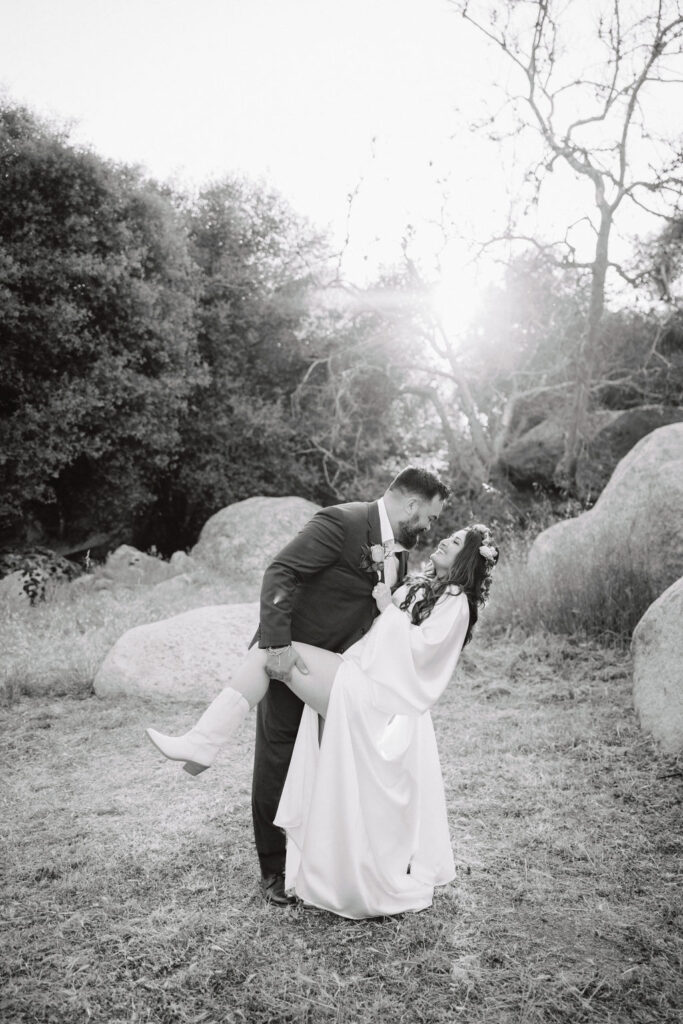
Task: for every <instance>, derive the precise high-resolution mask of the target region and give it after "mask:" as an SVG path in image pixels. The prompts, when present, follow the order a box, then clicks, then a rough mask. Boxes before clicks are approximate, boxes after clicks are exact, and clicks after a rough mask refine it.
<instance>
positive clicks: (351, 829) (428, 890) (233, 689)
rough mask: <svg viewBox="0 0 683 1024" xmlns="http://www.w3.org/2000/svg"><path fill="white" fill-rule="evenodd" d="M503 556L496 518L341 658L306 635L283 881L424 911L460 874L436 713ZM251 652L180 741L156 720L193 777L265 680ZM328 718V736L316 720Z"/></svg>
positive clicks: (326, 900)
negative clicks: (495, 539)
mask: <svg viewBox="0 0 683 1024" xmlns="http://www.w3.org/2000/svg"><path fill="white" fill-rule="evenodd" d="M497 560H498V550H497V548H496V547H495V545H494V544H493V543H492V540H491V535H490V533H489V530H488V528H487V527H485V526H482V525H479V524H477V525H474V526H469V527H467V528H466V529H463V530H458V531H457V532H456V533H454V534H452V535H451V536H449V537H446V538H445V539H444V540H442V541H441V542H440V544H439V545H438V546H437V548H436V550H435V551H433V552H432V554H431V556H430V563H431V564H430V565H429V567H428V568H427V570H426V571H425V573H424V574H423V575H421V576H417V577H412V578H410V579H408V580H407V581H406V582H405V583H403V584H402V585H401V586H400V587H399V588H398V589H397V590H396V591H395V592H394V594H393V595H392V594H391V592H390V590H389V588H388V587H387V586H386V585H385V584H384V583H378V584H377V585H376V586H375V588H374V590H373V596H374V598H375V601H376V602H377V607H378V609H379V612H380V614H379V615H378V617H377V618H376V619H375V622H374V624H373V626H372V628H371V629H370V631H369V632H368V633H367V634H366V635H365V636H364V637H362V639H361V640H359V641H358V642H357V643H355V644H354V645H353V646H352V647H350V648H349V649H348V650H347V651H346V652H345V653H344V654H343V655H337V654H333V653H332V652H330V651H325V650H322V649H320V648H318V647H312V646H310V645H309V644H300V643H296V642H295V644H294V646H295V647H296V648H297V649H298V650H299V652H300V653H301V655H302V657H303V659H304V661H305V663H306V665H307V666H308V669H309V674H308V675H302V674H301V673H300V672H299V671H298V670H296V669H295V670H294V672H293V674H292V680H291V682H290V683H289V684H288V685H289V686H290V687H291V689H292V690H293V691H294V692H295V693H296V694H297V696H298V697H300V698H301V700H303V701H304V702H305V703H306V705H307V706H306V708H305V709H304V714H303V717H302V720H301V725H300V728H299V732H298V735H297V740H296V745H295V748H294V753H293V756H292V761H291V764H290V768H289V772H288V775H287V780H286V783H285V788H284V791H283V793H282V798H281V800H280V806H279V809H278V814H277V818H276V822H275V823H276V824H277V825H279V826H280V827H281V828H283V829H284V830H285V831H286V833H287V866H286V879H285V885H286V888H287V889H288V890H289V891H291V892H293V893H295V894H296V895H297V896H298V897H299V898H301V899H302V900H304V902H306V903H308V904H311V905H313V906H316V907H321V908H323V909H325V910H330V911H332V912H333V913H335V914H339V915H341V916H343V917H349V918H365V917H377V916H381V915H387V914H398V913H403V912H405V911H416V910H423V909H424V908H425V907H428V906H430V905H431V903H432V898H433V893H434V887H435V886H436V885H443V884H445V883H446V882H449V881H450V880H451V879H452V878H453V876H454V864H453V854H452V851H451V845H450V838H449V830H448V821H447V817H446V802H445V797H444V791H443V781H442V777H441V768H440V765H439V757H438V752H437V748H436V740H435V737H434V730H433V727H432V722H431V717H430V715H429V708H430V707H431V706H432V705H433V704H434V703H436V701H437V700H438V699H439V697H440V696H441V694H442V693H443V691H444V689H445V688H446V686H447V685H448V683H449V681H450V679H451V677H452V675H453V671H454V669H455V666H456V663H457V661H458V657H459V655H460V651H461V650H462V648H463V646H464V645H465V644H466V643H468V642H469V640H470V638H471V635H472V629H473V627H474V625H475V623H476V621H477V616H478V608H479V605H481V604H483V603H484V601H485V600H486V598H487V596H488V590H489V587H490V583H491V570H492V568H493V566H494V565H495V563H496V562H497ZM265 655H266V652H265V651H263V650H261V649H259V648H258V647H252V648H251V650H250V651H249V653H248V655H247V657H246V659H245V661H244V662H243V664H242V666H241V667H240V669H239V670H238V671H237V673H236V674H235V677H234V678H233V680H232V682H231V685H230V686H229V687H227V688H226V689H225V690H223V691H222V692H221V693H220V694H219V695H218V697H217V698H216V699H215V700H214V701H213V702H212V704H211V705H210V706H209V708H208V709H207V710H206V711H205V712H204V714H203V715H202V717H201V718H200V719H199V721H198V722H197V724H196V725H195V726H194V727H193V728H192V729H191V730H190V731H189V732H188V733H186V734H185V735H184V736H180V737H169V736H164V735H162V734H161V733H158V732H156V731H155V730H153V729H148V730H147V734H148V736H149V737H150V739H151V740H152V742H153V743H154V744H155V745H156V746H157V747H158V748H159V749H160V750H161V752H162V753H163V754H165V756H166V757H169V758H171V759H172V760H180V761H185V762H186V763H185V768H186V770H187V771H189V772H190V773H191V774H197V773H198V772H200V771H203V770H204V769H205V768H207V767H208V766H209V765H210V764H211V763H212V761H213V760H214V758H215V756H216V754H217V752H218V750H219V749H220V748H221V747H222V746H223V745H225V743H226V742H227V741H228V740H229V737H230V735H231V734H232V732H233V731H234V729H235V728H236V727H237V725H238V724H239V723H240V722H241V720H242V718H243V717H244V716H245V715H246V714H247V712H248V711H249V709H250V708H251V707H253V706H254V705H255V704H257V703H258V701H259V700H260V699H261V697H263V695H264V694H265V692H266V689H267V687H268V682H269V680H268V676H267V675H266V673H265V669H264V664H265ZM318 716H321V717H322V718H324V720H325V725H324V731H323V736H322V740H320V739H319V728H318V724H319V719H318Z"/></svg>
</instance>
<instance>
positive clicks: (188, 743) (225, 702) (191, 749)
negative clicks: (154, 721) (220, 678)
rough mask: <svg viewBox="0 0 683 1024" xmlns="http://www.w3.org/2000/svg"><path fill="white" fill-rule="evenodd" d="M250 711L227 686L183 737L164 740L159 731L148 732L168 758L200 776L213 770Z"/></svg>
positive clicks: (240, 697) (164, 737) (165, 738)
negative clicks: (224, 747)
mask: <svg viewBox="0 0 683 1024" xmlns="http://www.w3.org/2000/svg"><path fill="white" fill-rule="evenodd" d="M248 711H249V704H248V702H247V700H246V699H245V698H244V697H243V696H242V694H241V693H238V692H237V690H232V689H231V688H230V687H229V686H226V688H225V689H224V690H221V692H220V693H219V694H218V696H217V697H216V698H215V700H213V701H212V702H211V704H209V706H208V708H207V709H206V711H205V712H204V714H203V715H202V716H201V718H200V719H199V721H198V722H197V724H196V725H194V726H193V727H192V729H190V731H189V732H186V733H185V735H184V736H164V734H163V733H161V732H157V731H156V729H145V732H146V733H147V735H148V736H149V738H150V739H151V741H152V743H153V744H154V746H155V747H158V749H159V750H160V751H161V753H162V754H163V755H164V756H165V757H168V758H169V759H170V760H171V761H185V764H184V765H183V767H184V769H185V771H186V772H189V774H190V775H199V773H200V772H203V771H206V769H207V768H208V767H210V765H211V764H212V763H213V761H214V758H215V757H216V754H217V753H218V751H219V750H220V748H221V747H223V746H225V744H226V743H227V742H228V740H229V739H230V737H231V736H232V734H233V733H234V732H235V730H236V729H237V727H238V726H239V724H240V722H241V721H242V719H243V718H244V717H245V716H246V715H247V713H248Z"/></svg>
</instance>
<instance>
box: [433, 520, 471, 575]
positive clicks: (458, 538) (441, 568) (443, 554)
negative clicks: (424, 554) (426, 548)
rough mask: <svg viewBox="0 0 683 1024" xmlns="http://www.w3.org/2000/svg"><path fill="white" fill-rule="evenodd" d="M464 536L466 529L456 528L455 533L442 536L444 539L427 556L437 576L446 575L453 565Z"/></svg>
mask: <svg viewBox="0 0 683 1024" xmlns="http://www.w3.org/2000/svg"><path fill="white" fill-rule="evenodd" d="M466 536H467V530H457V531H456V533H452V534H451V535H450V537H444V539H443V540H442V541H440V543H439V544H438V546H437V548H436V551H432V553H431V555H430V556H429V557H430V559H431V561H432V565H433V566H434V569H435V571H436V575H437V576H447V575H448V572H449V571H450V569H451V568H452V566H453V562H454V561H455V560H456V558H457V557H458V554H459V553H460V551H461V550H462V546H463V544H464V543H465V537H466Z"/></svg>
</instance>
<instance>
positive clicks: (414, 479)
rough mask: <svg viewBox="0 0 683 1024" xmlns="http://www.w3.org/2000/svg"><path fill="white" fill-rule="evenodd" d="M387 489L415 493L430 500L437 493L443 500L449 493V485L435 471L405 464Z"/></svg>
mask: <svg viewBox="0 0 683 1024" xmlns="http://www.w3.org/2000/svg"><path fill="white" fill-rule="evenodd" d="M387 490H389V491H403V493H404V494H417V495H419V496H420V497H421V498H424V500H425V501H431V500H432V498H433V497H435V495H437V494H438V495H439V497H440V498H441V500H442V501H445V500H446V498H447V497H448V496H449V494H450V493H451V489H450V487H447V486H446V484H445V483H444V482H443V480H440V479H439V477H438V476H437V475H436V473H432V472H430V470H428V469H420V467H419V466H406V468H405V469H402V470H401V472H400V473H399V474H398V476H397V477H394V479H393V480H392V481H391V483H390V484H389V487H388V488H387Z"/></svg>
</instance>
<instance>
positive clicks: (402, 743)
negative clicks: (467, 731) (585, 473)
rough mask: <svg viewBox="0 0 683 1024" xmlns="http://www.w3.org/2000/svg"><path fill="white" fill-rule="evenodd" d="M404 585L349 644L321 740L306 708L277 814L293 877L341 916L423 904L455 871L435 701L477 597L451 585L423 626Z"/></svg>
mask: <svg viewBox="0 0 683 1024" xmlns="http://www.w3.org/2000/svg"><path fill="white" fill-rule="evenodd" d="M405 593H406V591H405V587H401V588H399V590H397V591H396V593H395V595H394V601H395V604H393V605H391V606H390V607H389V608H387V609H386V610H385V611H384V612H383V613H382V614H381V615H380V616H378V618H377V619H376V620H375V622H374V624H373V626H372V629H371V630H370V631H369V633H368V634H367V635H366V636H364V637H363V638H362V639H361V640H359V641H358V643H356V644H354V645H353V647H350V648H349V650H348V651H346V652H345V654H344V655H342V658H343V661H342V665H341V667H340V669H339V671H338V672H337V675H336V678H335V680H334V684H333V686H332V692H331V696H330V702H329V708H328V713H327V718H326V720H325V728H324V733H323V737H322V742H320V743H319V741H318V716H317V715H316V713H315V712H314V711H313V710H312V709H311V708H309V707H306V708H304V713H303V717H302V720H301V726H300V728H299V732H298V735H297V740H296V744H295V747H294V753H293V756H292V761H291V765H290V768H289V772H288V775H287V780H286V783H285V787H284V790H283V793H282V798H281V800H280V806H279V808H278V813H277V817H276V819H275V824H276V825H279V826H280V827H281V828H283V829H285V831H286V833H287V866H286V877H285V886H286V888H287V889H288V890H290V891H294V892H296V894H297V896H299V897H300V898H301V899H302V900H304V901H305V902H306V903H308V904H312V905H313V906H316V907H321V908H323V909H324V910H330V911H332V912H333V913H335V914H340V915H341V916H342V917H349V918H365V917H377V916H381V915H385V914H399V913H403V912H405V911H415V910H423V909H424V908H425V907H428V906H430V905H431V903H432V898H433V895H434V886H436V885H444V884H445V883H446V882H449V881H450V880H451V879H452V878H453V877H454V874H455V868H454V864H453V853H452V850H451V844H450V837H449V830H448V821H447V817H446V802H445V797H444V790H443V780H442V776H441V767H440V765H439V756H438V752H437V748H436V739H435V736H434V729H433V727H432V720H431V716H430V714H429V708H430V707H431V706H432V705H433V704H434V703H435V702H436V701H437V700H438V699H439V697H440V696H441V694H442V693H443V691H444V689H445V688H446V686H447V685H448V683H449V681H450V679H451V676H452V675H453V671H454V669H455V666H456V663H457V660H458V657H459V655H460V651H461V649H462V645H463V642H464V639H465V634H466V632H467V626H468V623H469V609H468V604H467V598H466V597H465V595H464V594H461V593H457V591H454V592H453V593H452V594H448V595H442V597H441V598H440V599H439V601H437V603H436V605H435V606H434V608H433V610H432V613H431V615H430V616H429V618H427V619H426V620H425V621H424V622H423V623H421V625H419V626H414V625H413V624H412V623H411V622H410V619H409V617H408V615H407V614H406V613H405V612H402V611H400V610H399V609H398V607H396V605H397V604H398V603H400V602H401V601H402V600H403V598H404V597H405Z"/></svg>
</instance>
